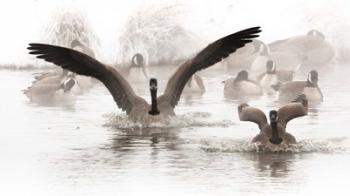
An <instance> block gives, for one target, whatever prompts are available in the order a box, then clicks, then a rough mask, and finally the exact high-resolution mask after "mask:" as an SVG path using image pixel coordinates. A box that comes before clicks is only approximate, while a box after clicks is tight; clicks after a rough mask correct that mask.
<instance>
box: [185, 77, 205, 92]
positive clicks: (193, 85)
mask: <svg viewBox="0 0 350 196" xmlns="http://www.w3.org/2000/svg"><path fill="white" fill-rule="evenodd" d="M204 92H205V87H204V83H203V79H202V78H201V77H200V76H199V75H197V74H194V75H193V76H192V77H191V78H190V79H189V80H188V82H187V84H186V85H185V88H184V90H183V93H187V94H189V93H196V94H197V93H199V94H203V93H204Z"/></svg>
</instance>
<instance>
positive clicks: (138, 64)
mask: <svg viewBox="0 0 350 196" xmlns="http://www.w3.org/2000/svg"><path fill="white" fill-rule="evenodd" d="M145 64H146V63H145V61H144V57H143V55H142V54H140V53H136V54H135V55H134V56H133V57H132V58H131V63H130V65H129V66H128V67H125V66H118V67H117V69H118V71H119V72H120V73H121V74H122V75H123V77H126V78H128V79H132V80H141V81H144V80H148V78H149V77H148V73H147V70H146V67H145V66H146V65H145Z"/></svg>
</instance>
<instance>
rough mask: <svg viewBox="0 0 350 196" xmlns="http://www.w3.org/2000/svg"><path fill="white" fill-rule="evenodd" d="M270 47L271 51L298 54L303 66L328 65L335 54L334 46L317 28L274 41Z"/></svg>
mask: <svg viewBox="0 0 350 196" xmlns="http://www.w3.org/2000/svg"><path fill="white" fill-rule="evenodd" d="M269 47H270V50H271V51H276V52H278V51H283V52H287V53H290V54H295V55H298V56H299V58H300V59H302V65H303V66H320V65H327V64H328V63H329V62H330V61H331V60H332V59H333V58H334V56H335V50H334V48H333V46H332V45H331V44H330V43H329V42H328V41H327V40H326V39H325V36H324V35H323V34H322V33H321V32H319V31H317V30H311V31H309V32H308V33H307V34H306V35H299V36H293V37H290V38H287V39H284V40H278V41H275V42H272V43H270V44H269Z"/></svg>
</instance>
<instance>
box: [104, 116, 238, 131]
mask: <svg viewBox="0 0 350 196" xmlns="http://www.w3.org/2000/svg"><path fill="white" fill-rule="evenodd" d="M210 116H211V115H210V113H207V112H193V113H191V112H190V113H186V114H184V115H177V116H175V117H171V118H169V119H168V120H166V121H164V122H157V123H151V124H149V125H143V124H141V123H137V122H132V121H130V120H129V119H128V116H127V115H126V114H115V113H110V114H106V115H104V117H105V118H107V122H106V123H105V124H104V126H106V127H113V128H116V129H122V130H134V129H142V128H184V127H229V126H231V125H233V124H234V123H233V122H232V121H230V120H221V121H216V122H210V121H209V120H210Z"/></svg>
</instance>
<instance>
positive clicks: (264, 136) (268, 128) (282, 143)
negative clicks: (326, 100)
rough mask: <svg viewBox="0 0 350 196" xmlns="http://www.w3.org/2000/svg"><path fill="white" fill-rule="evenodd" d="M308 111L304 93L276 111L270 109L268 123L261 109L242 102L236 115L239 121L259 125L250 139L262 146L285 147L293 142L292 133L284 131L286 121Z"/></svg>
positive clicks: (294, 141)
mask: <svg viewBox="0 0 350 196" xmlns="http://www.w3.org/2000/svg"><path fill="white" fill-rule="evenodd" d="M307 113H308V101H307V98H306V96H305V95H303V94H302V95H300V96H298V97H297V98H296V99H295V100H294V101H293V102H291V103H288V104H286V105H284V106H283V107H281V108H280V109H279V110H278V111H276V110H271V111H270V114H269V120H270V123H268V122H267V119H266V116H265V114H264V112H263V111H261V110H260V109H258V108H254V107H251V106H249V105H248V104H246V103H242V104H240V105H239V106H238V115H239V119H240V120H241V121H250V122H254V123H256V124H257V125H258V126H259V129H260V133H259V134H258V135H257V136H255V137H254V138H253V140H252V142H253V143H259V144H261V145H263V146H264V147H272V148H274V147H282V148H284V147H287V146H288V145H289V144H295V143H296V139H295V138H294V136H293V135H291V134H290V133H288V132H286V127H287V123H288V122H289V121H290V120H292V119H294V118H298V117H301V116H305V115H307Z"/></svg>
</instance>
